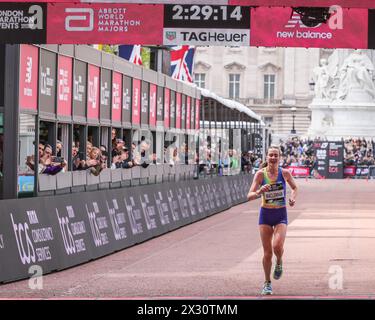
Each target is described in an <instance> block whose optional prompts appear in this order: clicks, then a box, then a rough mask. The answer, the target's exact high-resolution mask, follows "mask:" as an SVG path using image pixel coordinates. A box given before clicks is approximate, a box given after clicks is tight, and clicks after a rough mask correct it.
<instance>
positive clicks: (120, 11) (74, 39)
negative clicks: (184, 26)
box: [47, 3, 163, 45]
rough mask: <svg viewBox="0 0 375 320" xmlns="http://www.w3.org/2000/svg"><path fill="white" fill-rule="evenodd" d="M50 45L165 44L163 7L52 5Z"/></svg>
mask: <svg viewBox="0 0 375 320" xmlns="http://www.w3.org/2000/svg"><path fill="white" fill-rule="evenodd" d="M47 23H48V28H47V41H48V43H70V44H71V43H86V44H95V43H110V44H154V45H157V44H162V43H163V39H162V37H163V34H162V32H163V6H162V5H140V4H123V5H121V4H109V3H101V4H77V3H74V4H73V3H72V4H66V3H59V4H48V18H47Z"/></svg>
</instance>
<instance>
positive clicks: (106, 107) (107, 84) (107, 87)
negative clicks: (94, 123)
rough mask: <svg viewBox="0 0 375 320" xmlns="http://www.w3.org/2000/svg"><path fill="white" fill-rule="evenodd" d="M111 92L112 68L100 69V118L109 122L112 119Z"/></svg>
mask: <svg viewBox="0 0 375 320" xmlns="http://www.w3.org/2000/svg"><path fill="white" fill-rule="evenodd" d="M111 94H112V75H111V70H108V69H104V68H101V70H100V119H101V120H106V121H107V122H109V121H110V120H111Z"/></svg>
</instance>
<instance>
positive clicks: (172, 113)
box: [169, 90, 176, 128]
mask: <svg viewBox="0 0 375 320" xmlns="http://www.w3.org/2000/svg"><path fill="white" fill-rule="evenodd" d="M169 102H170V103H169V127H170V128H176V91H173V90H171V91H170V100H169Z"/></svg>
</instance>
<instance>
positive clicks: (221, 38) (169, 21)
mask: <svg viewBox="0 0 375 320" xmlns="http://www.w3.org/2000/svg"><path fill="white" fill-rule="evenodd" d="M249 42H250V8H249V7H240V6H219V5H207V4H205V5H191V4H189V5H179V4H173V5H165V10H164V30H163V43H164V44H165V45H186V44H190V45H232V46H248V45H249Z"/></svg>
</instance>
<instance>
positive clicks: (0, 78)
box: [0, 44, 5, 106]
mask: <svg viewBox="0 0 375 320" xmlns="http://www.w3.org/2000/svg"><path fill="white" fill-rule="evenodd" d="M0 70H2V72H0V106H4V85H5V83H4V76H5V72H4V70H5V45H3V44H1V45H0Z"/></svg>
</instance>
